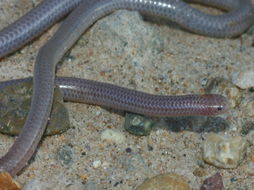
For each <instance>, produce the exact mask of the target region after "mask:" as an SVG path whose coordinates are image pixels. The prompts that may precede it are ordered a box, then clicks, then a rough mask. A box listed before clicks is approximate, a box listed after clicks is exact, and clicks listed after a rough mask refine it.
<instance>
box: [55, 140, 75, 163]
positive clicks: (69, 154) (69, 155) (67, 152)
mask: <svg viewBox="0 0 254 190" xmlns="http://www.w3.org/2000/svg"><path fill="white" fill-rule="evenodd" d="M57 160H58V161H60V163H61V165H62V166H65V167H68V166H70V165H71V164H73V160H74V152H73V149H72V147H70V146H68V145H64V146H63V147H61V148H60V149H59V151H58V153H57Z"/></svg>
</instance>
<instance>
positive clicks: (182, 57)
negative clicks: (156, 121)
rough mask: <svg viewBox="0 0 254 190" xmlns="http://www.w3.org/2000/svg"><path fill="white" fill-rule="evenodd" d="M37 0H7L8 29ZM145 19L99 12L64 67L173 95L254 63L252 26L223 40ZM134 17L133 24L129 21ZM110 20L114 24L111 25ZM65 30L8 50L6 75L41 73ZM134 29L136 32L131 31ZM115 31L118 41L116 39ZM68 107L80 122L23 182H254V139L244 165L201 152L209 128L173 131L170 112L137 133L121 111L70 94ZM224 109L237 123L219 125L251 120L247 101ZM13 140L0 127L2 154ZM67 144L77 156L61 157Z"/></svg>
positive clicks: (246, 185)
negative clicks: (226, 165) (116, 134)
mask: <svg viewBox="0 0 254 190" xmlns="http://www.w3.org/2000/svg"><path fill="white" fill-rule="evenodd" d="M38 2H40V1H39V0H0V28H3V27H4V26H6V25H8V24H10V23H12V22H13V21H14V20H15V19H17V18H19V17H20V16H21V15H23V14H24V13H25V12H26V11H28V10H29V9H31V8H33V7H34V6H35V5H36V4H37V3H38ZM119 15H120V16H119ZM121 15H122V16H121ZM124 16H125V17H124ZM119 17H121V18H119ZM136 18H139V16H138V14H133V13H131V14H130V13H128V12H118V13H115V14H114V15H111V16H110V17H109V18H105V19H102V20H100V22H98V23H96V24H95V26H93V27H92V28H91V29H90V30H89V31H88V32H86V33H85V35H84V36H83V37H82V39H81V40H80V41H79V42H78V43H77V44H76V45H75V47H73V48H72V50H71V51H70V53H69V54H68V55H67V56H66V57H65V58H64V59H63V62H62V65H61V67H60V68H59V69H58V72H57V74H58V75H64V76H75V77H81V78H87V79H93V80H97V81H104V82H105V81H107V82H109V83H113V84H116V85H119V86H124V87H128V88H132V89H137V90H140V91H145V92H149V93H154V94H165V95H166V94H188V93H203V92H204V83H205V82H204V81H210V80H212V79H213V78H218V77H223V78H226V79H229V80H231V77H232V74H233V73H234V72H236V71H238V70H239V69H244V68H248V67H249V66H253V55H254V48H253V47H252V45H251V40H252V36H251V34H252V33H251V32H249V33H247V34H244V35H242V36H241V37H239V38H235V39H214V38H210V37H204V36H200V35H196V34H192V33H189V32H187V31H184V30H182V29H179V28H177V27H174V26H173V27H171V26H172V25H166V24H160V25H157V24H155V23H149V22H143V21H141V20H138V21H137V22H136V23H132V22H131V21H132V19H136ZM107 19H108V20H107ZM108 23H116V25H117V26H118V27H117V28H116V29H114V28H113V27H111V26H108ZM135 24H136V25H135ZM131 26H132V28H131V29H130V30H127V31H126V30H125V29H126V28H127V29H128V28H130V27H131ZM104 27H105V28H106V29H109V30H108V31H105V30H104ZM56 29H57V26H54V27H53V28H51V29H50V30H49V31H47V32H46V33H45V34H44V35H42V36H41V37H40V38H38V39H36V40H35V41H34V42H32V43H30V44H29V45H27V46H25V47H24V48H22V49H21V50H20V51H18V52H16V53H14V54H13V55H11V56H8V57H6V58H5V59H2V60H1V65H0V80H8V79H14V78H22V77H27V76H32V71H33V65H34V61H35V58H36V54H37V52H38V50H39V49H40V47H41V46H42V45H43V44H44V43H45V42H46V41H47V40H48V39H49V38H50V37H51V36H52V35H53V33H54V31H55V30H56ZM133 31H135V32H137V34H135V35H133V34H132V35H131V34H130V33H131V32H133ZM146 31H147V33H144V34H145V35H142V32H146ZM110 32H111V33H110ZM128 33H129V34H130V35H128ZM98 36H101V38H99V37H98ZM112 38H113V39H115V38H116V40H113V41H112ZM149 39H150V40H149ZM121 40H123V41H124V42H123V41H121ZM121 43H127V45H126V44H125V45H121ZM119 47H122V49H119ZM149 47H150V48H149ZM66 106H67V107H68V109H69V112H70V120H71V125H72V128H71V129H70V130H68V131H67V132H66V133H64V134H61V135H57V136H52V137H46V138H44V139H43V141H42V143H41V144H40V146H39V148H38V151H37V153H36V155H35V156H34V158H33V159H32V161H31V162H30V164H29V165H28V167H27V168H25V169H24V171H23V172H22V173H21V175H19V176H18V177H17V180H18V181H19V182H21V183H25V182H28V181H31V180H33V179H37V180H39V181H40V182H39V183H41V184H44V187H50V188H51V189H123V190H129V189H135V188H136V187H137V186H138V185H139V184H141V183H142V182H143V181H144V179H146V178H148V177H152V176H154V175H158V174H161V173H165V172H175V173H177V174H179V175H182V176H184V177H185V178H186V179H187V182H188V183H189V185H190V187H191V188H192V189H199V187H200V185H201V184H202V181H203V180H204V179H205V178H206V177H207V176H210V175H211V174H214V173H216V172H217V171H219V172H221V174H222V175H223V181H224V185H225V187H226V189H253V188H254V183H253V177H251V176H249V175H248V170H247V169H248V168H249V164H250V162H251V161H250V157H251V155H252V153H251V152H252V149H253V147H251V146H250V147H248V153H247V157H246V159H245V161H244V162H243V163H242V164H241V165H240V166H239V167H238V168H237V169H233V170H223V169H218V168H215V167H213V166H210V165H207V164H205V163H204V162H203V161H202V154H201V153H202V151H201V149H202V141H203V140H204V139H205V138H206V136H207V134H208V133H207V132H197V131H195V130H191V129H190V130H180V131H178V132H174V131H173V130H170V127H173V126H167V125H169V124H167V122H165V121H162V122H161V125H163V126H164V127H165V126H166V128H169V130H167V129H163V128H160V129H157V130H154V131H153V132H152V133H151V135H150V136H145V137H135V136H133V135H130V134H129V133H127V132H126V131H124V129H123V122H124V114H123V113H122V112H116V111H112V110H107V109H103V108H101V107H99V106H91V105H84V104H77V103H66ZM221 118H222V119H223V120H226V121H227V122H228V123H229V128H227V129H225V130H219V132H218V133H220V134H232V135H233V134H238V131H239V130H240V129H241V127H242V125H243V124H244V121H243V120H244V119H243V118H242V115H241V110H237V109H236V110H231V111H230V112H229V113H228V114H226V115H223V116H221ZM191 119H192V118H190V120H187V123H190V122H191ZM193 119H196V120H199V118H198V119H197V118H193ZM201 120H202V119H201ZM215 123H216V122H215ZM171 125H172V123H171ZM105 129H114V130H117V131H120V132H121V133H122V134H124V136H125V137H126V140H125V142H124V143H119V144H115V143H110V142H105V141H102V140H101V139H100V137H101V133H102V132H103V131H104V130H105ZM13 141H14V138H12V137H8V136H6V135H0V155H3V154H4V153H5V152H6V151H7V150H8V148H9V147H10V146H11V144H12V143H13ZM151 147H152V148H151ZM66 148H67V149H68V150H69V152H70V154H71V161H70V163H68V164H61V161H59V158H58V155H59V152H61V151H62V150H65V149H66ZM127 148H131V152H128V151H126V149H127ZM95 161H100V162H101V165H100V166H99V167H94V165H93V164H94V162H95ZM95 163H96V162H95ZM197 170H199V171H202V172H201V176H197V175H196V172H194V171H197ZM50 188H49V189H50Z"/></svg>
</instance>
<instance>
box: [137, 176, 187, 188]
mask: <svg viewBox="0 0 254 190" xmlns="http://www.w3.org/2000/svg"><path fill="white" fill-rule="evenodd" d="M189 189H190V187H189V185H188V183H187V182H186V179H185V178H184V177H182V176H180V175H177V174H174V173H167V174H162V175H157V176H155V177H152V178H150V179H147V180H145V182H144V183H143V184H142V185H140V186H139V187H138V188H137V189H136V190H189Z"/></svg>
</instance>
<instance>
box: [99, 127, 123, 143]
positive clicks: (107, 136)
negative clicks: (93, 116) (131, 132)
mask: <svg viewBox="0 0 254 190" xmlns="http://www.w3.org/2000/svg"><path fill="white" fill-rule="evenodd" d="M101 140H106V141H110V142H114V143H116V144H120V143H123V142H125V140H126V137H125V136H124V134H123V133H121V132H120V131H117V130H113V129H106V130H104V131H103V132H102V133H101Z"/></svg>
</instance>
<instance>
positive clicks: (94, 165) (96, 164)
mask: <svg viewBox="0 0 254 190" xmlns="http://www.w3.org/2000/svg"><path fill="white" fill-rule="evenodd" d="M100 166H101V161H100V160H96V161H94V162H93V167H94V168H95V169H96V168H99V167H100Z"/></svg>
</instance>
